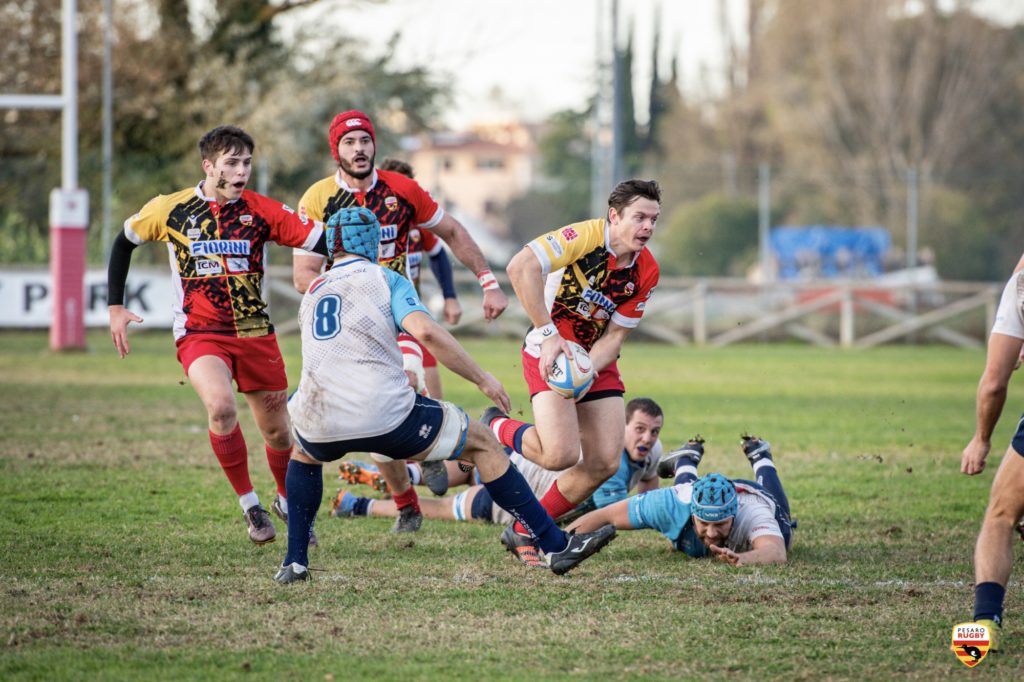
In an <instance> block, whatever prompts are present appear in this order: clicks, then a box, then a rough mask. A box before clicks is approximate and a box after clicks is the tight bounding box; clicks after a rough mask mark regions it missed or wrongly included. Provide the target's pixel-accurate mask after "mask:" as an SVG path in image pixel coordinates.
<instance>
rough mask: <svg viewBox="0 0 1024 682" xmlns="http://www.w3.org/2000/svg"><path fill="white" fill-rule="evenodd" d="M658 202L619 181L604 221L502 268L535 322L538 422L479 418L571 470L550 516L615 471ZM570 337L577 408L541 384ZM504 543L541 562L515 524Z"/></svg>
mask: <svg viewBox="0 0 1024 682" xmlns="http://www.w3.org/2000/svg"><path fill="white" fill-rule="evenodd" d="M660 201H661V190H660V189H659V188H658V183H656V182H654V181H653V180H626V181H625V182H621V183H619V184H618V185H616V187H615V189H613V190H612V192H611V194H610V195H609V197H608V210H607V213H606V214H605V216H604V217H603V218H596V219H593V220H587V221H584V222H580V223H574V224H572V225H567V226H565V227H562V228H560V229H557V230H554V231H552V232H548V233H547V234H543V235H541V236H540V237H537V238H536V239H534V240H533V241H531V242H529V243H528V244H527V245H526V246H525V247H524V248H523V249H522V250H521V251H520V252H519V253H517V254H516V255H515V256H514V257H513V258H512V260H511V261H510V262H509V264H508V268H507V271H508V276H509V279H510V280H511V281H512V286H513V288H514V289H515V292H516V296H517V297H518V298H519V302H520V303H521V304H522V306H523V310H524V311H525V312H526V315H527V316H528V317H529V318H530V322H531V323H532V325H533V328H532V329H531V330H530V331H529V333H527V335H526V340H525V341H526V342H525V344H524V346H523V350H522V361H523V375H524V377H525V379H526V384H527V387H528V389H529V392H530V401H531V405H532V407H533V416H534V419H535V421H536V425H533V424H528V423H525V422H522V421H519V420H516V419H511V418H509V416H508V414H506V413H502V412H501V411H499V410H498V409H497V408H490V409H488V410H487V411H486V412H485V413H484V415H483V419H484V423H485V424H487V426H489V427H490V428H491V430H492V431H493V432H494V434H495V435H496V436H497V437H498V440H499V441H501V444H502V445H505V446H507V447H510V448H512V449H513V450H515V451H516V452H520V453H522V454H523V456H524V457H526V458H527V459H529V460H530V461H532V462H534V463H536V464H539V465H540V466H542V467H544V468H545V469H550V470H552V471H559V470H563V469H568V471H566V472H565V473H564V474H563V475H561V476H560V477H559V478H558V480H557V481H556V482H555V483H554V484H553V485H552V486H551V487H550V488H549V489H548V491H547V492H546V493H545V494H544V496H543V498H541V504H543V505H544V508H545V509H546V510H547V511H548V513H549V514H551V516H554V517H555V518H558V517H560V516H562V515H563V514H565V513H567V512H569V511H571V510H572V509H574V508H575V507H576V506H577V505H579V504H580V503H581V502H583V501H584V500H586V499H587V498H588V497H590V495H591V494H593V492H594V491H595V490H597V488H598V487H599V486H600V485H601V484H602V483H604V482H605V481H606V480H608V479H609V478H610V477H611V476H612V475H613V474H614V473H615V471H616V469H618V466H619V457H620V453H621V452H622V434H623V430H624V429H623V426H624V414H625V411H624V409H623V399H622V396H623V394H624V393H625V390H626V389H625V385H624V384H623V382H622V377H621V376H620V374H619V370H618V366H617V360H618V357H619V353H620V352H621V350H622V344H623V342H625V340H626V337H627V336H628V335H629V333H630V332H631V331H633V329H635V328H636V326H637V325H638V324H639V323H640V318H641V317H643V314H644V309H645V307H646V306H647V302H648V300H649V299H650V297H651V294H652V292H653V291H654V287H655V286H656V285H657V283H658V264H657V262H656V261H655V260H654V256H653V255H652V254H651V252H650V250H649V249H648V248H647V244H648V242H649V241H650V240H651V238H652V237H653V236H654V231H655V226H656V224H657V221H658V216H659V214H660V212H661V207H660V203H659V202H660ZM567 341H573V342H575V343H578V344H579V345H581V346H583V347H584V348H585V349H587V350H588V351H589V352H590V357H591V360H592V363H593V367H594V369H595V370H596V372H597V376H596V378H595V379H594V383H593V384H592V385H591V387H590V389H589V392H588V393H586V394H585V395H583V396H582V397H580V398H579V399H578V400H577V401H576V402H574V401H573V400H571V399H568V398H563V397H562V396H561V395H560V394H558V393H556V392H554V391H553V390H552V389H551V388H550V387H549V386H548V384H547V383H546V379H547V378H548V376H549V375H550V373H551V367H552V365H553V364H554V361H555V359H556V358H557V357H558V355H559V354H560V353H562V352H566V353H569V352H570V350H569V345H568V343H567ZM581 452H582V458H581V457H580V454H581ZM501 542H502V544H504V545H505V547H506V548H507V549H508V550H509V551H510V552H512V553H513V554H515V555H516V556H517V557H518V558H519V559H520V560H521V561H522V562H523V563H525V564H527V565H531V566H539V565H540V564H539V562H538V561H537V559H536V557H537V551H536V547H535V545H534V544H533V542H532V541H531V539H530V537H529V535H528V534H526V533H525V532H524V529H523V528H522V527H521V526H520V525H519V524H513V525H510V526H508V527H507V528H506V529H505V530H504V532H502V535H501Z"/></svg>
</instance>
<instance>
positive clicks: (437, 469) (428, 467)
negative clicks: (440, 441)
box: [420, 460, 448, 497]
mask: <svg viewBox="0 0 1024 682" xmlns="http://www.w3.org/2000/svg"><path fill="white" fill-rule="evenodd" d="M420 472H421V473H422V475H423V483H424V484H425V485H426V486H427V488H429V489H430V492H432V493H434V494H435V495H437V496H438V497H441V496H442V495H444V494H445V493H447V492H448V467H446V466H445V465H444V460H438V461H432V462H420Z"/></svg>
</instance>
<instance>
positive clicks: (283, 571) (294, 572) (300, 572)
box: [274, 563, 309, 585]
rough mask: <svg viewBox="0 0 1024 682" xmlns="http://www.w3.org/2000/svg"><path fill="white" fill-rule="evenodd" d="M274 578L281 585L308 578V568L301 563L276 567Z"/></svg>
mask: <svg viewBox="0 0 1024 682" xmlns="http://www.w3.org/2000/svg"><path fill="white" fill-rule="evenodd" d="M274 580H275V581H276V582H279V583H281V584H282V585H290V584H291V583H297V582H302V581H305V580H309V569H308V568H306V567H305V566H303V565H301V564H296V563H290V564H288V565H287V566H282V567H281V568H280V569H278V571H277V574H276V575H275V576H274Z"/></svg>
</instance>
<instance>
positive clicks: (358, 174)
mask: <svg viewBox="0 0 1024 682" xmlns="http://www.w3.org/2000/svg"><path fill="white" fill-rule="evenodd" d="M376 160H377V153H376V152H374V154H373V156H371V157H370V166H369V168H367V169H366V170H364V171H357V170H355V169H353V168H352V166H351V165H349V163H348V162H347V161H345V159H341V160H340V161H339V165H340V166H341V170H342V172H343V173H344V174H345V175H348V176H350V177H353V178H355V179H356V180H363V179H364V178H368V177H370V174H371V173H373V166H374V162H375V161H376Z"/></svg>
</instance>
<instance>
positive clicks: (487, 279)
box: [476, 270, 501, 291]
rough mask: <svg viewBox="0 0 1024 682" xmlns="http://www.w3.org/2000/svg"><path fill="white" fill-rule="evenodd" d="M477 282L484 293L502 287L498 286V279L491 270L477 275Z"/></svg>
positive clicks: (482, 271)
mask: <svg viewBox="0 0 1024 682" xmlns="http://www.w3.org/2000/svg"><path fill="white" fill-rule="evenodd" d="M476 280H477V281H478V282H480V288H481V289H483V290H484V291H487V290H489V289H500V288H501V285H500V284H498V279H497V278H496V277H495V276H494V273H493V272H491V271H490V270H481V271H480V272H478V273H476Z"/></svg>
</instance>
